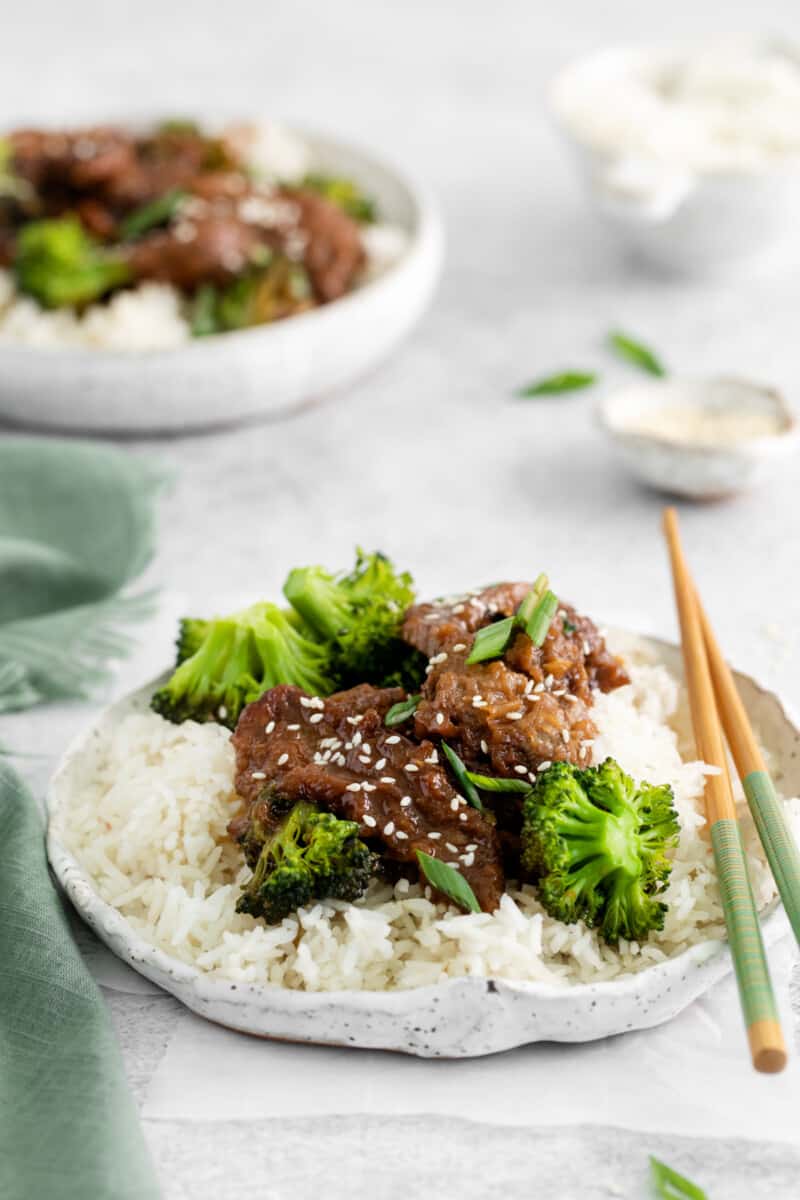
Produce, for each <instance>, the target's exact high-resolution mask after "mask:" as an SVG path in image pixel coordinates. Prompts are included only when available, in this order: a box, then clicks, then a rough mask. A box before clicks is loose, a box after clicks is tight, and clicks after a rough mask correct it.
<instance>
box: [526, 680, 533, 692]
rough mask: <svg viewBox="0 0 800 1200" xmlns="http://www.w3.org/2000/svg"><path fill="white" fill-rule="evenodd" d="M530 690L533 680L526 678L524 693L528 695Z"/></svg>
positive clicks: (531, 689)
mask: <svg viewBox="0 0 800 1200" xmlns="http://www.w3.org/2000/svg"><path fill="white" fill-rule="evenodd" d="M532 691H533V680H532V679H528V680H527V681H526V683H525V695H526V696H529V695H530V694H531V692H532Z"/></svg>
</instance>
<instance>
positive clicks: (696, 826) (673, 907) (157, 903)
mask: <svg viewBox="0 0 800 1200" xmlns="http://www.w3.org/2000/svg"><path fill="white" fill-rule="evenodd" d="M631 673H632V678H633V683H632V685H631V686H630V687H626V688H622V689H620V690H618V691H616V692H613V693H612V694H610V695H608V696H603V695H598V697H597V703H596V707H595V718H596V722H597V725H598V731H599V732H598V737H597V739H596V743H595V747H594V754H595V760H596V761H600V760H602V759H603V758H605V757H606V756H607V755H613V757H615V758H616V759H618V761H619V762H620V763H621V764H622V766H623V767H624V768H625V769H626V770H627V771H628V772H630V774H632V775H633V776H634V777H635V778H636V779H649V780H650V781H652V782H659V783H660V782H669V783H670V784H671V785H672V787H673V789H674V791H675V797H676V803H677V807H678V812H679V815H680V821H681V829H682V832H681V838H680V844H679V846H678V848H677V851H676V853H675V860H674V866H673V871H672V876H671V880H670V884H669V889H668V891H667V893H666V895H665V897H664V898H665V900H666V902H667V903H668V905H669V909H668V912H667V916H666V922H665V926H664V929H663V931H662V932H660V933H656V934H652V935H651V936H650V937H649V939H648V940H647V941H646V942H645V943H643V944H641V945H639V944H637V943H635V942H632V943H628V942H624V941H623V942H621V943H620V944H619V946H618V947H616V948H612V947H610V946H607V945H606V944H605V943H604V942H603V941H602V940H601V939H600V938H599V937H598V936H597V934H596V933H595V932H593V931H592V930H590V929H587V928H586V927H585V926H584V925H583V924H580V923H579V924H576V925H569V926H567V925H563V924H561V923H560V922H558V921H555V920H553V919H552V918H551V917H548V916H547V915H546V914H545V913H544V912H543V911H542V909H541V907H540V905H539V903H538V902H537V899H536V892H535V889H534V888H533V887H530V886H524V887H522V888H512V889H511V890H510V891H509V892H508V893H507V894H506V895H505V896H504V897H503V900H502V903H501V906H500V909H499V911H498V912H496V913H494V914H489V913H480V914H463V913H461V912H460V911H458V910H456V909H454V908H451V907H448V906H447V905H444V904H435V903H433V902H432V901H431V900H430V898H429V895H430V893H428V895H427V896H426V894H425V892H424V891H423V889H422V888H421V887H420V886H419V885H418V884H409V883H408V882H407V881H406V880H401V881H400V882H399V883H397V884H396V885H395V886H394V887H391V886H388V885H386V884H382V883H378V882H375V883H374V884H373V886H372V887H371V889H370V891H369V893H368V894H367V896H366V897H365V898H364V899H363V900H361V901H360V902H358V903H357V904H346V903H343V902H338V901H334V902H330V901H328V902H325V903H321V904H316V905H314V906H313V907H312V908H309V909H306V910H301V911H300V912H298V913H297V914H296V915H295V916H292V917H289V918H287V919H286V920H284V921H283V922H282V923H281V924H280V925H278V926H274V927H270V926H267V925H265V924H263V923H262V922H259V921H256V920H254V919H253V918H251V917H247V916H240V915H239V914H237V913H236V909H235V905H236V898H237V895H238V891H239V885H240V883H241V882H242V881H243V880H244V879H246V878H247V876H248V875H249V872H248V870H247V868H246V867H244V866H243V865H242V861H241V854H240V851H239V849H238V847H236V846H235V845H233V844H231V842H230V841H229V840H228V839H227V837H226V832H225V830H226V825H227V823H228V821H229V819H230V817H231V816H232V814H233V813H234V811H235V810H236V808H237V801H236V799H235V796H234V793H233V766H234V763H233V751H232V748H231V746H230V741H229V734H228V732H227V730H225V729H223V728H221V727H219V726H215V725H196V724H194V723H192V722H188V723H185V724H183V725H180V726H176V725H171V724H169V723H168V722H166V721H164V720H163V719H162V718H161V717H159V716H156V715H155V714H154V713H151V712H146V711H138V712H132V713H130V714H129V715H127V716H125V717H124V718H123V719H122V720H119V721H118V722H117V723H116V724H114V725H113V726H110V727H108V728H106V729H105V730H104V731H102V732H101V734H100V736H98V737H97V738H96V739H95V741H94V743H93V744H92V746H91V748H90V749H89V750H88V751H87V752H86V754H85V755H84V756H83V757H82V758H81V760H80V762H79V763H77V764H76V765H75V767H74V771H75V775H74V777H73V779H72V784H73V787H72V798H71V803H70V805H69V807H68V809H67V810H66V811H64V810H63V809H62V811H61V812H59V813H58V815H57V817H56V826H57V829H58V832H59V833H60V835H61V837H62V838H63V840H64V842H65V844H66V845H68V846H69V847H70V848H71V850H72V852H73V853H74V854H75V856H76V858H77V859H78V861H79V862H80V863H81V865H82V866H83V868H84V870H85V871H86V872H87V874H88V875H89V876H91V878H92V879H93V881H94V883H95V886H96V888H97V891H98V892H99V894H100V895H101V896H102V897H103V899H104V900H106V901H107V902H108V903H110V904H112V905H113V906H114V907H116V908H117V909H119V911H120V912H121V913H122V914H123V915H124V916H125V918H126V919H127V920H128V922H129V923H130V925H131V926H132V927H133V928H134V929H136V930H137V932H138V933H139V934H141V935H142V937H144V938H145V939H146V940H147V941H148V942H150V943H152V944H153V945H155V946H158V947H160V948H161V949H162V950H164V951H166V953H167V954H170V955H173V956H174V957H176V958H179V959H181V960H182V961H184V962H187V963H193V964H194V965H196V966H197V967H199V968H200V969H201V970H203V971H207V972H209V973H210V974H214V975H219V976H224V977H225V978H228V979H233V980H240V981H247V982H253V983H271V984H278V985H281V986H284V987H291V988H301V989H307V990H311V991H321V990H331V989H336V988H347V989H365V988H366V989H374V990H388V989H393V988H410V987H417V986H423V985H426V984H433V983H437V982H440V981H441V980H444V979H447V978H452V977H455V976H462V975H478V976H489V975H492V976H495V977H501V978H507V979H517V980H538V981H542V982H552V983H556V982H557V983H565V982H567V983H583V982H593V981H597V980H605V979H613V978H615V977H617V976H619V975H623V974H625V973H626V972H633V971H639V970H642V969H643V968H645V967H648V966H651V965H652V964H654V963H657V962H660V961H662V960H664V959H665V958H667V957H669V956H671V955H675V954H678V953H680V952H681V951H682V950H684V949H686V948H687V947H688V946H690V945H692V944H693V943H695V942H700V941H705V940H707V939H712V938H720V937H722V936H723V935H724V925H723V918H722V910H721V906H720V900H719V893H718V890H717V884H716V879H715V873H714V866H713V860H712V855H711V850H710V845H709V843H708V840H707V838H706V837H705V836H703V834H702V832H701V831H702V827H703V825H704V824H705V820H704V817H703V816H702V814H701V812H700V805H701V803H702V789H703V778H704V773H705V771H706V768H705V767H704V765H703V764H702V763H698V762H692V761H686V760H684V759H683V758H682V757H681V753H680V750H681V748H683V747H682V737H684V736H685V735H683V734H681V732H680V727H681V725H683V726H684V727H685V713H683V712H682V711H679V705H678V700H679V691H678V685H677V682H676V681H675V679H674V678H673V677H672V676H671V675H670V674H669V672H668V671H667V669H666V668H665V667H664V666H661V665H646V664H640V665H637V666H632V667H631ZM786 803H787V804H788V805H789V806H790V809H791V815H792V817H793V819H794V820H795V821H798V820H800V801H798V800H796V799H794V800H790V801H787V802H786ZM741 816H742V823H743V826H744V834H745V842H746V846H747V851H748V860H749V865H750V870H751V878H752V882H753V888H754V893H755V896H756V900H757V903H758V905H759V907H762V906H763V905H765V904H767V903H768V902H769V901H770V900H771V899H772V898H773V896H774V894H775V892H774V886H773V882H772V877H771V875H770V873H769V870H768V868H767V866H766V863H765V861H764V858H763V855H762V852H761V847H760V844H759V843H758V839H757V837H756V836H755V833H754V830H753V827H752V822H751V820H750V817H749V814H748V813H747V811H746V807H745V806H744V804H742V811H741Z"/></svg>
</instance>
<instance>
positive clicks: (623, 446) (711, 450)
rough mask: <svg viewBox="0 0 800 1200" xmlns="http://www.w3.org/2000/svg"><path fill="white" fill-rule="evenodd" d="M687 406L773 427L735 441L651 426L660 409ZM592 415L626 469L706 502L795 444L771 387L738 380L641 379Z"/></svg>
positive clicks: (791, 425)
mask: <svg viewBox="0 0 800 1200" xmlns="http://www.w3.org/2000/svg"><path fill="white" fill-rule="evenodd" d="M676 407H679V408H680V409H682V410H683V409H687V408H692V409H695V410H696V411H697V413H698V414H699V415H701V416H702V417H709V418H713V417H714V416H715V415H719V414H725V415H728V414H731V413H735V414H740V415H742V416H744V417H750V418H754V419H756V420H761V419H763V418H764V417H767V418H769V419H770V420H771V421H772V422H774V427H775V432H774V433H769V434H760V435H758V436H751V437H745V438H743V439H741V440H739V441H728V440H725V439H722V438H720V439H719V440H718V441H716V442H713V441H712V440H711V439H710V438H708V439H706V438H705V437H704V438H703V440H702V441H698V440H689V438H688V431H683V432H681V431H676V432H674V433H673V432H670V431H668V430H666V429H664V430H663V431H662V430H659V431H658V432H655V431H653V432H651V431H650V430H649V429H647V426H649V425H651V424H652V423H653V418H654V417H655V416H657V415H659V414H662V413H663V412H664V411H665V410H669V409H674V408H676ZM596 411H597V419H598V421H599V424H600V426H601V428H602V429H603V431H604V432H605V433H606V434H607V435H608V437H609V438H610V439H611V441H612V443H613V445H614V448H615V450H616V452H617V454H618V456H619V457H620V459H621V460H622V462H623V463H624V465H625V466H626V467H627V469H628V470H629V471H630V472H631V474H633V475H635V476H636V477H637V478H638V479H640V480H641V481H642V483H645V484H648V485H649V486H650V487H654V488H658V489H659V490H660V491H664V492H671V493H673V494H676V495H679V496H687V497H689V498H691V499H693V500H714V499H719V498H721V497H724V496H730V495H733V494H734V493H735V492H740V491H744V490H746V489H748V488H751V487H754V486H755V485H756V484H758V483H760V482H762V481H763V480H764V479H765V478H767V477H768V476H769V474H770V473H771V471H772V468H773V464H774V462H775V459H776V458H778V457H780V456H781V455H784V454H786V453H788V452H789V451H791V450H794V449H796V447H797V444H798V422H797V418H796V417H795V416H794V414H793V413H792V411H791V409H790V408H789V406H788V404H787V403H786V401H785V400H784V398H783V397H782V396H781V395H780V393H779V392H776V391H774V390H773V389H772V388H768V387H762V386H760V385H758V384H755V383H749V382H748V381H747V380H744V379H654V380H652V381H650V380H643V381H642V382H640V383H636V384H633V385H632V386H631V387H628V388H625V389H624V390H623V391H620V392H614V393H612V394H611V395H610V396H607V397H606V398H605V399H604V400H602V401H601V402H600V403H599V405H598V407H597V410H596Z"/></svg>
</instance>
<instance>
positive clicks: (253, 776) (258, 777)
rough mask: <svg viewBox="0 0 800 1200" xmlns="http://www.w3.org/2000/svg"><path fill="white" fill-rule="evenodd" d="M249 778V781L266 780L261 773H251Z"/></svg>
mask: <svg viewBox="0 0 800 1200" xmlns="http://www.w3.org/2000/svg"><path fill="white" fill-rule="evenodd" d="M250 778H251V779H266V778H267V777H266V775H265V774H264V772H263V771H252V772H251V774H250Z"/></svg>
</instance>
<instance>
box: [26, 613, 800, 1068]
mask: <svg viewBox="0 0 800 1200" xmlns="http://www.w3.org/2000/svg"><path fill="white" fill-rule="evenodd" d="M612 636H613V638H614V642H615V645H619V644H621V640H622V639H624V638H625V637H626V636H628V637H630V635H626V634H624V633H622V632H621V631H612ZM644 642H645V645H646V646H648V647H649V648H650V649H652V651H653V652H654V654H655V655H656V656H657V657H658V658H659V659H660V660H661V661H662V662H664V663H665V664H666V665H667V666H668V667H669V668H670V669H671V670H672V671H674V672H675V673H676V674H679V673H680V670H681V665H680V651H679V650H678V648H677V647H675V646H673V645H670V644H668V643H666V642H661V641H657V640H655V639H652V638H648V639H644ZM736 680H737V683H738V685H739V688H740V690H741V694H742V697H743V699H744V702H745V705H746V707H747V710H748V713H749V714H750V717H751V720H752V721H753V723H754V725H755V727H756V729H757V730H758V731H759V733H760V736H761V738H762V741H763V744H764V746H765V747H766V749H767V750H768V752H769V754H770V758H771V761H772V763H773V769H774V773H775V776H776V779H777V780H778V782H779V786H780V789H781V790H782V791H783V792H784V793H785V794H790V795H791V794H798V793H800V732H798V728H797V725H796V723H795V722H794V721H793V720H792V719H791V718H790V717H789V715H788V714H787V713H786V711H785V709H784V707H783V706H782V704H781V702H780V700H779V699H778V697H777V696H775V695H774V694H773V693H772V692H769V691H767V690H766V689H764V688H762V687H760V686H759V685H758V684H757V683H756V682H755V681H754V680H753V679H751V678H750V677H749V676H746V675H741V674H737V676H736ZM155 683H156V681H153V683H151V684H149V685H147V686H146V687H144V688H142V689H140V691H138V692H137V693H135V694H134V695H133V696H130V697H127V698H126V699H124V700H122V701H119V702H118V703H117V704H114V705H112V706H111V707H110V708H108V709H106V711H105V712H104V713H102V714H101V715H100V717H99V718H98V720H97V721H96V722H95V723H94V724H93V725H92V726H91V727H90V728H89V729H88V730H86V731H85V732H84V733H83V734H81V735H80V736H79V737H78V738H77V739H76V740H75V741H74V742H73V743H72V745H71V746H70V747H69V749H68V750H67V752H66V754H65V755H64V757H63V759H62V761H61V764H60V766H59V767H58V770H57V771H56V774H55V775H54V777H53V780H52V783H51V786H50V790H49V794H48V810H49V814H50V827H49V830H48V842H47V849H48V856H49V859H50V863H51V865H52V867H53V870H54V872H55V874H56V876H57V878H58V880H59V882H60V883H61V885H62V886H63V888H64V889H65V891H66V893H67V895H68V896H69V898H70V900H71V901H72V903H73V904H74V905H75V908H76V909H77V910H78V912H79V913H80V914H81V916H82V917H83V919H84V920H85V921H86V922H87V924H88V925H90V926H91V928H92V929H93V930H94V931H95V933H96V934H97V935H98V937H100V938H101V939H102V941H104V942H105V943H106V945H107V946H108V947H110V949H111V950H113V952H114V953H115V954H117V955H118V956H119V957H120V958H121V959H122V960H123V961H124V962H126V963H128V964H129V965H130V966H132V967H133V968H134V970H136V971H138V972H140V974H142V975H144V976H146V978H148V979H150V980H152V981H153V982H154V983H157V984H159V985H160V986H161V987H163V988H164V989H165V990H166V991H168V992H171V993H172V994H173V995H174V996H176V997H177V998H178V999H179V1000H181V1001H182V1002H183V1003H184V1004H185V1005H186V1006H187V1007H188V1008H191V1009H192V1010H193V1011H194V1012H196V1013H199V1015H200V1016H203V1017H206V1018H207V1019H208V1020H210V1021H216V1022H218V1023H219V1024H221V1025H226V1026H228V1027H230V1028H232V1029H237V1030H242V1031H244V1032H246V1033H251V1034H256V1035H258V1036H260V1037H270V1038H280V1039H284V1040H289V1041H297V1042H314V1043H320V1044H329V1045H350V1046H358V1047H363V1048H368V1049H381V1050H396V1051H401V1052H403V1053H405V1054H415V1055H419V1056H421V1057H426V1058H469V1057H475V1056H479V1055H483V1054H494V1053H497V1052H499V1051H502V1050H510V1049H512V1048H514V1047H515V1046H522V1045H525V1044H527V1043H529V1042H538V1041H556V1042H586V1041H593V1040H594V1039H596V1038H602V1037H608V1036H610V1035H613V1034H619V1033H625V1032H627V1031H628V1030H632V1029H646V1028H648V1027H650V1026H652V1025H659V1024H661V1023H662V1022H664V1021H668V1020H670V1019H671V1018H672V1017H674V1016H675V1015H676V1014H677V1013H679V1012H680V1011H681V1010H682V1009H684V1008H685V1007H686V1006H687V1005H688V1004H691V1002H692V1001H693V1000H695V999H696V998H697V997H698V996H700V995H702V993H703V992H705V991H707V990H708V988H710V987H711V986H712V985H713V984H714V983H716V982H717V981H718V980H720V979H721V978H722V977H723V976H725V975H727V974H728V973H729V971H730V970H731V966H732V964H731V957H730V954H729V952H728V948H727V946H726V945H725V944H724V943H722V942H719V941H708V942H702V943H698V944H697V945H695V946H692V947H690V948H689V949H688V950H686V951H684V952H683V953H682V954H680V955H677V956H676V957H675V958H672V959H669V960H668V961H667V962H664V963H659V964H658V965H656V966H653V967H649V968H647V969H646V970H644V971H641V972H640V973H639V974H636V975H627V976H623V977H621V978H619V979H616V980H611V981H607V982H601V983H595V984H574V985H572V986H552V985H546V984H542V983H528V982H513V981H509V980H507V979H480V978H476V977H469V978H464V979H453V980H449V981H447V982H445V983H441V984H436V985H433V986H431V987H424V988H412V989H408V990H404V991H392V992H369V991H338V992H304V991H295V990H292V989H288V988H281V987H275V986H263V985H255V984H242V983H234V982H232V981H229V980H226V979H221V978H219V977H215V976H211V975H208V974H205V973H204V972H202V971H200V970H198V969H197V968H196V967H192V966H189V965H187V964H186V963H183V962H180V961H179V960H178V959H175V958H171V957H170V956H169V955H167V954H165V953H164V951H162V950H159V949H157V948H156V947H154V946H152V945H151V944H150V943H148V942H146V941H145V940H144V939H143V938H142V937H140V936H139V934H138V933H136V932H135V931H134V930H133V929H132V928H131V926H130V925H128V923H127V921H126V920H125V918H124V917H123V916H122V915H121V914H120V913H119V912H117V911H116V909H114V908H112V907H111V906H110V905H108V904H106V903H105V901H103V900H101V899H100V897H99V896H98V895H97V893H96V892H95V890H94V888H93V885H92V882H91V880H90V879H89V878H88V876H87V875H86V874H85V872H84V871H83V870H82V869H81V867H80V866H79V865H78V863H77V862H76V861H75V859H74V857H73V856H72V854H71V853H70V852H69V851H68V850H67V849H66V848H65V847H64V846H63V845H62V843H61V842H60V840H59V838H58V836H57V834H56V832H55V830H54V818H55V817H56V816H57V814H58V812H59V810H60V809H61V807H62V806H63V805H66V804H69V802H70V796H71V794H72V791H73V788H74V786H75V784H74V780H75V775H76V771H75V765H76V763H77V761H78V760H79V758H80V756H81V753H82V751H83V749H84V747H85V746H86V745H87V743H88V742H89V740H90V739H91V738H92V737H94V736H96V733H97V730H98V729H99V728H100V727H102V726H103V725H106V724H107V723H109V722H114V721H115V720H117V719H118V718H119V716H120V715H121V713H122V712H123V711H125V710H127V709H129V708H130V706H131V705H132V704H136V703H139V704H146V702H147V699H148V698H149V696H150V694H151V693H152V690H153V688H154V686H155ZM787 929H788V922H787V921H786V918H785V915H784V913H783V910H782V908H780V906H779V905H777V904H774V905H772V906H771V907H770V908H769V910H768V911H767V912H766V913H765V915H764V919H763V931H764V939H765V941H766V943H767V945H770V944H771V943H773V942H775V941H777V940H778V939H779V938H780V937H782V936H783V935H784V934H785V932H786V931H787Z"/></svg>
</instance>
